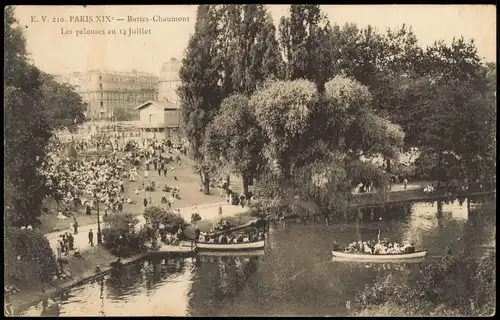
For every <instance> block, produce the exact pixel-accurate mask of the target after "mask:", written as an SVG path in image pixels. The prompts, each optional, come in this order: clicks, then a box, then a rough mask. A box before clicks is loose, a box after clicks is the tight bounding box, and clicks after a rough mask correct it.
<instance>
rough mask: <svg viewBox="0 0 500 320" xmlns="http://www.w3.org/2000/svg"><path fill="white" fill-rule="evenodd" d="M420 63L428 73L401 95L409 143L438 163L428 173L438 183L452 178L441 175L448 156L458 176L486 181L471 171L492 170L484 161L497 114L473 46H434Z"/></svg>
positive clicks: (488, 155)
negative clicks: (456, 169)
mask: <svg viewBox="0 0 500 320" xmlns="http://www.w3.org/2000/svg"><path fill="white" fill-rule="evenodd" d="M422 61H423V62H422V65H425V66H426V68H423V69H422V71H421V72H420V75H419V77H417V78H416V79H415V80H414V81H413V83H411V82H409V85H407V86H406V87H405V89H404V90H402V97H403V99H404V105H405V108H406V109H405V110H404V111H405V112H404V113H403V114H402V122H403V126H404V127H405V128H406V130H407V133H408V136H407V143H409V144H410V145H412V146H417V147H419V148H420V149H421V151H422V152H423V153H425V155H423V157H425V158H428V159H430V158H435V159H436V161H435V162H434V163H435V166H436V168H434V169H433V170H431V171H432V172H436V173H439V174H436V175H434V176H433V177H434V178H436V179H442V180H447V179H450V178H452V174H450V173H448V174H446V173H444V172H443V170H444V169H445V167H446V166H447V165H446V164H445V162H446V163H449V161H448V160H446V159H447V158H450V156H451V155H453V157H454V158H455V160H453V161H452V162H453V163H460V166H461V167H462V168H463V170H461V173H459V174H458V175H459V176H460V177H464V175H465V176H469V177H473V178H481V176H483V177H484V175H485V174H481V173H478V172H477V170H475V169H474V168H486V167H490V168H492V161H487V160H486V159H487V158H491V154H492V150H493V149H494V147H493V144H492V133H493V127H494V126H495V124H496V112H495V110H494V109H495V108H494V107H493V105H494V104H495V102H494V98H493V96H491V90H489V82H488V72H487V68H485V67H484V66H483V65H482V64H481V60H480V58H479V56H478V54H477V49H476V47H475V45H474V43H473V41H469V42H467V41H465V40H464V39H463V38H460V39H454V40H453V42H452V43H451V45H449V46H448V45H446V44H444V43H443V42H436V43H435V44H434V45H433V46H431V47H428V48H427V49H426V51H425V52H424V54H423V56H422ZM485 160H486V161H485ZM471 169H473V170H472V171H474V172H471ZM481 170H482V169H481ZM481 170H480V171H481ZM453 176H454V177H455V178H456V177H457V174H456V173H454V174H453Z"/></svg>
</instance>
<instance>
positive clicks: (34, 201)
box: [4, 7, 83, 227]
mask: <svg viewBox="0 0 500 320" xmlns="http://www.w3.org/2000/svg"><path fill="white" fill-rule="evenodd" d="M4 65H5V69H4V148H5V149H4V161H5V163H4V174H5V177H4V195H5V197H4V198H5V199H6V201H5V203H4V208H5V223H6V224H7V225H9V226H17V227H19V226H23V225H28V224H36V222H37V218H38V217H39V216H40V213H41V203H42V199H43V197H44V196H45V190H44V183H43V177H42V176H41V175H40V173H39V172H38V171H37V168H38V167H39V166H40V165H41V163H42V162H43V159H44V156H45V146H46V145H47V143H48V141H49V139H50V137H51V135H52V130H53V129H55V128H60V127H62V126H67V125H70V124H74V123H75V120H76V122H80V121H82V120H83V117H82V112H83V104H82V101H81V98H80V97H79V96H78V95H77V94H76V93H75V92H74V91H73V90H72V88H70V87H68V86H65V85H61V84H58V83H57V82H55V81H54V80H53V79H52V78H51V77H50V76H48V75H46V74H43V73H42V72H40V71H39V70H38V69H37V68H36V67H35V66H33V65H32V64H31V63H30V61H29V59H28V55H27V52H26V41H25V38H24V36H23V31H22V26H20V25H19V24H18V21H17V20H16V19H15V17H14V9H13V8H12V7H6V8H5V10H4Z"/></svg>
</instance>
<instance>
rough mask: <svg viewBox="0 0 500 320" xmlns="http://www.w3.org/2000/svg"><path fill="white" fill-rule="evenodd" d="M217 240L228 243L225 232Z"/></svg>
mask: <svg viewBox="0 0 500 320" xmlns="http://www.w3.org/2000/svg"><path fill="white" fill-rule="evenodd" d="M219 242H220V243H224V244H227V243H228V239H227V236H226V235H225V234H223V235H221V236H220V239H219Z"/></svg>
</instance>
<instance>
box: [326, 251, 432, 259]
mask: <svg viewBox="0 0 500 320" xmlns="http://www.w3.org/2000/svg"><path fill="white" fill-rule="evenodd" d="M332 254H333V256H334V257H335V258H339V259H342V260H351V261H407V260H415V259H422V258H424V257H425V256H426V255H427V250H419V251H415V252H413V253H402V254H359V253H347V252H340V251H332Z"/></svg>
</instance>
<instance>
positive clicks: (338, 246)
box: [332, 241, 342, 251]
mask: <svg viewBox="0 0 500 320" xmlns="http://www.w3.org/2000/svg"><path fill="white" fill-rule="evenodd" d="M332 250H333V251H342V246H341V245H340V244H338V243H337V241H333V249H332Z"/></svg>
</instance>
